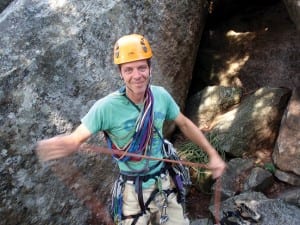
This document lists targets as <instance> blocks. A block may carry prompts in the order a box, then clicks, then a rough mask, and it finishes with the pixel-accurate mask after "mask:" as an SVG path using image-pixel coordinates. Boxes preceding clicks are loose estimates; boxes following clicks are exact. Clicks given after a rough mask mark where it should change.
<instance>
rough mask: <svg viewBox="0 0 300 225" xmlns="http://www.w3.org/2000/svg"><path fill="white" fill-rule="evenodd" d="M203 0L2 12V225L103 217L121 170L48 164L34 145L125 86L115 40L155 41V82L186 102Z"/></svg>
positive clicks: (54, 5)
mask: <svg viewBox="0 0 300 225" xmlns="http://www.w3.org/2000/svg"><path fill="white" fill-rule="evenodd" d="M205 2H206V1H204V0H196V1H182V2H176V4H174V2H173V1H171V0H164V1H119V0H115V1H114V0H112V1H92V0H88V1H80V0H70V1H48V0H40V1H33V0H16V1H14V2H13V3H11V4H10V5H9V7H7V8H6V9H5V10H4V11H3V12H2V13H1V15H0V30H1V33H0V58H1V60H0V123H1V128H0V153H1V157H0V172H1V181H0V192H1V196H3V198H2V199H1V201H2V203H1V207H0V211H1V223H3V224H12V225H13V224H20V225H21V224H73V225H76V224H80V225H82V224H91V220H92V219H93V218H96V219H97V215H98V213H99V211H97V210H98V209H99V208H101V207H102V206H103V205H102V204H104V205H105V207H106V206H107V205H108V203H107V199H109V197H110V189H111V188H110V187H111V185H112V181H113V178H114V175H115V174H116V170H115V165H114V164H113V163H112V162H111V160H110V159H109V158H107V157H101V156H94V155H89V154H77V155H74V156H73V157H70V158H69V159H68V160H62V161H61V160H60V161H58V162H55V163H54V164H52V163H50V165H49V164H46V165H44V164H43V165H41V164H39V162H38V161H37V158H36V157H35V154H34V152H33V149H34V145H35V143H36V141H37V140H39V139H42V138H45V137H51V136H53V135H57V134H61V133H68V132H71V131H72V130H73V129H74V127H75V126H76V125H78V123H79V121H80V117H82V116H83V115H84V114H85V113H86V112H87V111H88V109H89V107H90V106H91V105H92V104H93V103H94V102H95V101H96V100H97V99H99V98H101V97H103V96H104V95H106V94H108V93H109V92H111V91H113V90H116V89H117V88H119V87H120V86H121V85H122V82H121V80H120V79H119V75H118V70H117V68H116V67H115V66H114V65H113V64H112V49H113V44H114V43H115V41H116V40H117V39H118V38H119V37H120V36H122V35H125V34H129V33H133V32H135V33H141V34H144V35H145V36H146V37H147V38H148V39H149V41H150V42H151V43H152V48H153V52H154V58H153V83H154V84H161V85H164V86H165V87H166V88H167V89H168V90H169V91H170V92H171V93H172V94H174V97H175V99H176V101H177V102H178V103H179V105H180V106H181V107H182V108H183V105H184V100H185V98H186V94H187V91H188V87H189V84H190V80H191V76H192V70H193V64H194V59H195V55H196V53H197V49H198V43H199V41H200V37H201V32H202V30H203V27H204V17H205V14H206V11H204V9H203V4H204V3H205ZM95 140H96V141H101V138H98V137H95ZM56 163H57V164H56ZM61 165H63V166H61ZM98 220H99V219H98ZM100 221H101V219H100Z"/></svg>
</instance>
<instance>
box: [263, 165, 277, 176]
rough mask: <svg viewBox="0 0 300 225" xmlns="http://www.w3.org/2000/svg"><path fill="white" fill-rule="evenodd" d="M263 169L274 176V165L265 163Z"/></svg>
mask: <svg viewBox="0 0 300 225" xmlns="http://www.w3.org/2000/svg"><path fill="white" fill-rule="evenodd" d="M264 168H265V169H266V170H268V171H269V172H270V173H272V174H274V173H275V171H276V167H275V165H274V164H273V163H266V164H265V165H264Z"/></svg>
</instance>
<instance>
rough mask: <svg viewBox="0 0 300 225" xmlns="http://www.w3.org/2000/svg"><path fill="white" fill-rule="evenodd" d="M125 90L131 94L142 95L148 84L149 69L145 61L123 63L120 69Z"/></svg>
mask: <svg viewBox="0 0 300 225" xmlns="http://www.w3.org/2000/svg"><path fill="white" fill-rule="evenodd" d="M120 72H121V77H122V78H123V80H124V82H125V85H126V88H127V89H128V91H130V93H131V94H134V95H141V94H144V93H145V91H146V88H147V85H148V83H149V78H150V68H149V65H148V62H147V60H139V61H134V62H129V63H124V64H122V65H121V68H120Z"/></svg>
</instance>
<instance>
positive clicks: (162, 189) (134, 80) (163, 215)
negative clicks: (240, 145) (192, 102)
mask: <svg viewBox="0 0 300 225" xmlns="http://www.w3.org/2000/svg"><path fill="white" fill-rule="evenodd" d="M151 58H152V50H151V47H150V45H149V42H148V41H147V40H146V39H145V38H144V37H143V36H141V35H138V34H131V35H126V36H123V37H121V38H120V39H119V40H118V41H117V42H116V44H115V46H114V63H115V64H117V65H118V66H119V70H120V77H121V79H122V80H123V81H124V84H125V86H124V87H123V88H121V89H120V90H118V91H115V92H113V93H111V94H109V95H108V96H106V97H104V98H102V99H100V100H98V101H97V102H96V103H95V104H94V106H93V107H92V108H91V109H90V110H89V112H88V113H87V114H86V115H85V116H84V117H83V118H82V120H81V125H79V126H78V127H77V129H75V131H73V132H72V133H71V134H69V135H65V136H57V137H54V138H51V139H48V140H43V141H40V142H39V143H38V145H37V153H38V155H39V157H40V158H41V160H43V161H47V160H52V159H58V158H61V157H65V156H68V155H70V154H72V153H74V152H76V150H78V149H79V147H80V145H81V144H82V143H84V142H85V141H86V140H87V139H88V138H89V137H91V135H92V134H95V133H97V132H99V131H103V132H104V134H105V136H106V138H107V142H108V146H109V147H110V148H113V149H117V150H119V151H121V152H122V153H124V154H122V155H121V156H114V159H115V160H116V162H117V164H118V166H119V169H120V178H119V179H118V181H116V183H115V187H114V197H113V202H114V205H113V209H114V212H113V213H114V220H115V223H116V224H121V223H122V224H124V225H130V224H139V225H146V224H149V221H150V217H151V218H153V217H155V216H156V217H157V218H156V223H160V224H161V223H164V224H172V225H176V224H178V225H184V224H189V220H188V219H187V218H186V217H185V215H184V212H183V207H182V205H181V204H180V203H179V202H178V199H177V194H178V190H177V192H176V191H174V188H173V187H174V184H173V181H172V180H171V178H170V175H169V172H168V171H167V170H166V169H165V168H166V166H165V163H164V162H162V161H156V160H149V159H141V158H139V157H128V156H127V155H126V153H127V152H130V153H135V154H138V155H148V156H152V157H156V158H163V157H164V155H163V151H162V148H163V147H162V146H163V135H162V128H163V123H164V121H165V120H173V121H175V124H176V125H177V126H178V127H179V128H180V130H181V131H182V132H183V134H184V135H185V136H186V137H187V138H189V139H190V140H191V141H193V142H194V143H196V144H197V145H199V146H200V147H201V148H202V149H204V150H205V151H206V152H207V154H208V155H209V158H210V162H209V164H208V168H209V169H211V171H212V175H213V178H218V177H220V176H221V175H222V173H223V172H224V170H225V168H226V164H225V162H224V161H223V160H222V159H221V157H220V156H219V155H218V153H217V152H216V150H215V149H214V148H213V147H212V146H211V145H210V143H209V142H208V141H207V139H206V138H205V136H204V135H203V133H202V132H201V131H200V130H199V129H198V127H196V126H195V125H194V124H193V123H192V122H191V121H190V120H189V119H188V118H187V117H185V116H184V115H183V114H182V113H181V112H180V110H179V107H178V105H177V104H176V103H175V101H174V99H173V98H172V97H171V96H170V94H169V93H168V92H167V91H166V90H165V89H164V88H162V87H159V86H153V85H150V80H151V62H150V60H151Z"/></svg>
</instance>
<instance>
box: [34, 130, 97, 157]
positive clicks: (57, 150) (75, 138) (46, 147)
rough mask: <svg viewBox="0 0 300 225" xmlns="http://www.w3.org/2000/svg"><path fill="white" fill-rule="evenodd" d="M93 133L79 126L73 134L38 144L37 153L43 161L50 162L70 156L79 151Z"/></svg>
mask: <svg viewBox="0 0 300 225" xmlns="http://www.w3.org/2000/svg"><path fill="white" fill-rule="evenodd" d="M91 135H92V133H91V132H90V131H89V130H88V129H87V128H86V127H85V126H84V125H83V124H81V125H79V126H78V127H77V128H76V129H75V130H74V131H73V132H72V133H71V134H68V135H59V136H55V137H53V138H50V139H46V140H42V141H39V142H38V143H37V146H36V152H37V155H38V157H39V159H40V160H41V161H48V160H52V159H58V158H62V157H65V156H68V155H70V154H72V153H74V152H75V151H77V150H78V149H79V147H80V145H81V144H82V143H83V142H85V141H86V140H87V139H88V138H89V137H90V136H91Z"/></svg>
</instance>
